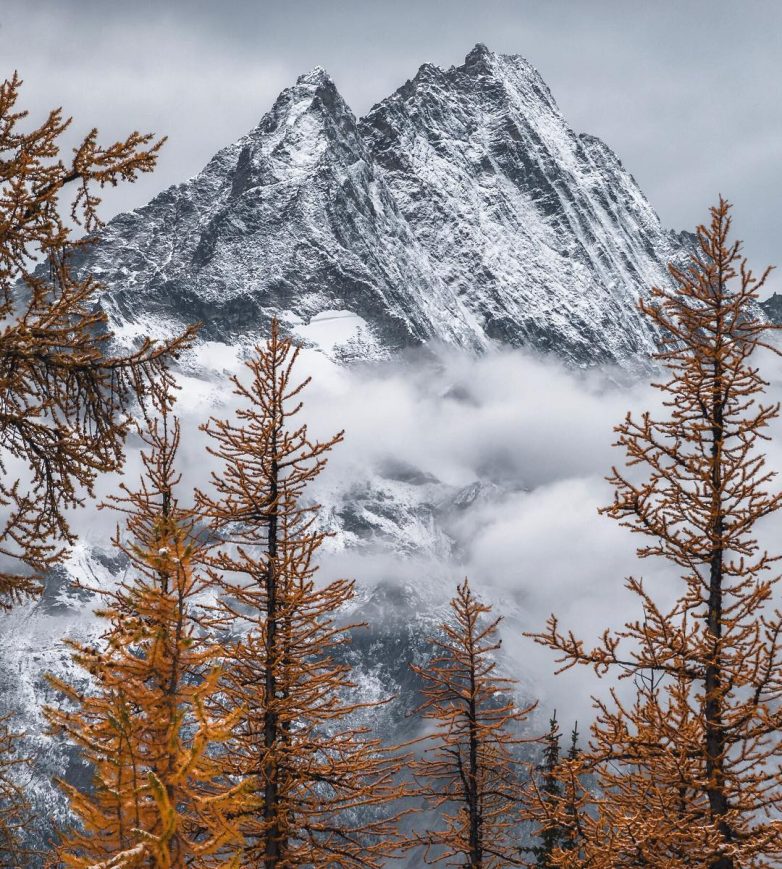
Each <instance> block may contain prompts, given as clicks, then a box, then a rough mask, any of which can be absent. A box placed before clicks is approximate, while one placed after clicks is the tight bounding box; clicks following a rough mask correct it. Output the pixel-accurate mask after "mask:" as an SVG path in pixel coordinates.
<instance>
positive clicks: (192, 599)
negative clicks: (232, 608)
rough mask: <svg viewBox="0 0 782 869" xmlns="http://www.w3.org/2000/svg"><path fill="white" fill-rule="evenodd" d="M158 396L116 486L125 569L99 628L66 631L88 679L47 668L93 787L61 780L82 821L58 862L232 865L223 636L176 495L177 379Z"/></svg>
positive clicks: (197, 541)
mask: <svg viewBox="0 0 782 869" xmlns="http://www.w3.org/2000/svg"><path fill="white" fill-rule="evenodd" d="M152 405H153V410H154V412H147V413H146V414H145V421H144V422H143V423H141V424H140V425H139V433H140V436H141V438H142V439H143V441H144V443H145V445H146V449H145V450H144V451H143V452H142V459H143V463H144V476H143V478H142V480H141V484H140V486H139V487H138V488H137V489H135V490H131V489H130V488H128V487H126V486H125V485H123V486H122V488H123V489H124V492H123V493H122V494H121V495H119V496H116V497H115V498H113V499H112V502H113V506H114V507H116V508H118V509H120V510H121V511H123V512H125V513H126V522H125V533H124V534H123V535H121V534H120V531H119V529H118V531H117V535H116V538H115V545H116V546H117V547H118V549H119V550H121V552H123V553H124V554H125V555H126V556H127V558H128V561H129V573H130V576H129V578H124V579H123V580H122V581H121V582H119V583H118V585H117V586H116V588H114V589H103V590H102V591H101V595H102V597H103V601H104V608H103V609H102V610H100V611H99V613H98V614H99V615H100V617H101V618H103V619H105V620H107V621H108V622H109V627H108V629H107V631H106V632H105V634H104V635H103V637H102V640H101V641H100V642H99V643H91V644H80V643H75V642H71V643H70V645H71V646H72V647H73V649H74V660H75V661H76V662H77V663H78V664H79V665H80V667H81V668H83V669H84V670H85V671H86V672H87V674H88V675H89V678H90V687H88V688H87V689H84V688H82V687H78V686H75V685H70V684H66V683H65V682H64V681H63V680H61V679H55V678H52V679H51V682H52V684H53V685H54V687H55V688H56V689H58V690H59V691H60V692H61V693H62V694H63V695H64V697H65V701H66V702H65V703H63V704H60V705H58V706H57V707H53V706H50V707H48V708H47V709H46V714H47V717H48V719H49V721H50V722H51V724H52V727H53V730H54V732H57V733H61V734H64V735H65V736H67V737H68V738H69V739H71V740H72V741H73V742H74V743H75V744H76V745H77V746H78V747H79V748H80V749H81V753H82V757H83V758H84V760H85V761H87V762H88V763H89V764H90V766H91V767H92V770H93V774H92V781H91V782H90V785H89V788H88V789H85V790H80V789H78V788H77V787H75V786H73V785H70V784H67V783H64V782H61V785H62V787H63V788H64V789H65V791H66V793H67V795H68V797H69V801H70V806H71V810H72V811H73V813H74V815H75V816H76V818H77V820H78V821H79V827H78V829H75V830H73V831H71V832H69V833H67V834H66V835H65V836H64V837H63V841H62V842H61V844H60V846H59V847H58V850H57V858H58V860H59V861H60V862H59V864H58V865H63V866H67V867H78V869H87V867H94V866H98V865H100V866H106V867H109V866H110V867H111V869H135V867H155V869H184V867H186V866H187V867H195V866H208V865H221V866H225V867H228V866H238V863H237V862H236V860H235V859H233V858H232V857H233V855H236V854H237V853H238V844H237V843H238V838H237V836H236V834H235V832H234V830H233V827H232V824H231V822H230V821H229V820H228V819H227V815H228V814H229V813H230V810H231V807H232V805H233V802H234V801H235V800H236V793H235V791H236V789H235V788H234V787H233V786H232V785H231V784H229V783H226V782H225V779H224V778H223V777H222V776H221V773H220V764H219V763H218V762H217V760H216V755H218V754H219V752H220V751H222V750H224V749H225V742H226V740H227V739H228V737H229V736H230V733H231V728H232V726H233V721H232V720H231V718H230V717H228V718H226V719H217V718H214V717H212V716H211V715H210V712H209V707H214V705H215V704H214V703H213V702H212V699H213V697H214V695H215V694H216V693H217V691H218V690H219V677H220V669H219V661H220V659H221V658H222V656H223V650H222V648H221V647H220V646H218V645H216V644H215V643H214V642H212V641H211V640H210V635H209V633H208V631H207V630H206V629H205V628H204V625H203V619H202V612H203V605H204V595H205V594H207V595H208V594H209V592H210V588H209V585H210V580H209V578H208V575H207V573H206V571H205V568H204V559H205V554H206V550H207V548H208V547H207V543H206V542H205V541H204V540H203V539H202V537H201V536H199V533H198V527H197V522H198V517H197V515H196V514H195V513H194V512H193V511H192V510H191V509H188V508H185V507H184V506H182V505H180V503H179V501H178V498H177V495H176V487H177V484H178V483H179V475H178V473H177V471H176V467H175V459H176V453H177V448H178V445H179V438H180V430H179V424H178V421H177V419H176V418H175V417H173V416H172V413H171V391H170V384H169V383H166V382H163V383H162V384H159V385H157V386H155V387H153V393H152ZM208 602H209V598H208V597H207V599H206V603H207V604H208Z"/></svg>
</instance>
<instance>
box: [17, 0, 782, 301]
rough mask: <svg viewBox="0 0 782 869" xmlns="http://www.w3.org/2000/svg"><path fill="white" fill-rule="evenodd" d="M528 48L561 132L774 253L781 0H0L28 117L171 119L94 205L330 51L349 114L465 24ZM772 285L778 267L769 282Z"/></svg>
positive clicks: (676, 222)
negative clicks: (719, 209)
mask: <svg viewBox="0 0 782 869" xmlns="http://www.w3.org/2000/svg"><path fill="white" fill-rule="evenodd" d="M479 41H480V42H485V43H486V44H487V45H488V46H489V48H491V49H492V50H495V51H499V52H503V53H518V54H521V55H523V56H525V57H526V58H527V59H528V60H529V61H531V62H532V63H533V64H534V65H535V66H537V68H538V69H539V70H540V72H541V73H542V75H543V77H544V78H545V80H546V81H547V82H548V84H549V86H550V87H551V89H552V91H553V93H554V96H555V98H556V99H557V101H558V103H559V105H560V107H561V109H562V111H563V113H564V115H565V117H566V118H567V119H568V121H569V123H570V125H571V126H572V127H573V128H574V129H575V130H576V131H586V132H590V133H593V134H595V135H598V136H600V137H601V138H603V139H604V140H605V141H606V142H607V143H608V144H609V145H610V146H611V147H612V148H613V149H614V150H615V151H616V152H617V154H618V155H619V157H620V158H621V159H622V160H623V162H624V164H625V166H626V167H627V168H628V169H629V170H630V171H631V172H632V173H633V174H634V175H635V177H636V179H637V180H638V181H639V183H640V185H641V187H642V189H643V190H644V191H645V193H646V195H647V196H648V198H649V200H650V201H651V203H652V205H653V206H654V207H655V208H656V209H657V211H658V213H659V214H660V216H661V218H662V220H663V222H664V223H665V224H667V225H668V226H671V227H674V228H682V229H683V228H692V227H694V225H695V224H696V223H697V222H699V221H701V220H702V219H703V218H704V217H705V214H706V209H707V207H708V205H709V204H711V203H712V202H713V201H714V199H715V198H716V196H717V193H718V192H721V193H723V194H724V195H725V196H727V197H728V198H729V199H731V200H732V201H733V202H734V203H735V205H736V211H735V219H736V224H735V226H736V231H737V233H738V235H739V236H740V237H743V238H744V239H745V242H746V250H747V253H748V254H749V255H750V257H751V259H752V261H753V264H754V265H755V266H756V267H757V268H760V267H761V266H763V265H765V264H767V263H780V264H782V245H781V244H780V229H782V218H780V206H779V201H780V194H782V160H780V156H782V155H781V154H780V143H781V142H782V2H780V0H743V2H740V3H737V2H736V0H731V2H727V0H686V2H681V0H654V2H649V0H393V2H388V0H383V2H376V0H342V2H339V0H279V2H277V0H274V2H273V0H220V2H217V0H157V2H154V3H153V2H147V0H137V2H134V3H125V2H114V0H100V2H98V0H68V2H62V0H60V2H55V0H3V2H2V5H0V57H2V59H3V70H2V72H3V73H4V74H6V75H7V74H9V73H10V72H11V70H13V69H14V68H17V69H18V70H19V71H20V73H21V74H22V76H23V77H24V78H25V80H26V92H25V101H26V104H27V105H28V106H29V107H30V108H32V109H33V110H34V111H35V112H36V114H37V116H40V113H42V112H43V111H44V109H45V108H47V107H50V106H52V105H57V104H62V105H63V107H64V108H65V109H66V110H67V112H68V113H70V114H72V115H73V116H74V118H75V121H76V124H77V128H78V129H79V130H81V131H83V130H85V129H87V128H89V127H90V126H92V125H95V126H98V128H99V129H100V130H101V132H102V133H103V134H104V135H105V137H106V138H109V137H116V136H119V135H121V134H123V133H125V132H127V131H129V129H132V128H139V129H141V130H145V131H146V130H154V131H156V132H159V133H165V134H167V135H168V136H169V143H168V144H167V146H166V149H165V153H164V156H163V157H162V159H161V163H160V167H159V169H158V171H157V172H156V173H155V174H154V176H150V177H149V178H144V179H143V180H142V181H140V182H139V183H137V184H136V186H135V187H134V188H130V189H125V190H123V191H121V192H117V193H115V194H114V195H113V196H112V197H111V198H110V199H109V200H107V209H106V213H107V216H109V215H110V214H111V213H113V212H115V211H117V210H124V209H126V208H128V207H133V206H136V205H139V204H142V203H144V202H146V201H147V200H148V199H149V198H150V197H151V196H152V195H153V194H154V193H156V192H157V191H158V190H160V189H162V188H164V187H166V186H168V185H169V184H172V183H175V182H178V181H181V180H184V179H185V178H186V177H189V176H190V175H192V174H194V173H195V172H197V171H198V170H199V169H200V168H201V167H202V166H203V165H204V164H205V163H206V161H207V160H208V159H209V157H210V156H211V155H212V154H213V153H214V152H215V151H216V150H217V149H218V148H220V147H221V146H223V145H226V144H228V143H229V142H231V141H233V140H234V139H236V138H238V137H239V136H240V135H242V134H243V133H245V132H246V131H247V130H248V129H249V128H251V127H252V126H254V125H255V124H256V123H257V122H258V120H259V119H260V118H261V116H262V115H263V114H264V113H265V112H266V111H267V110H268V109H269V107H270V105H271V103H272V102H273V100H274V98H275V97H276V95H277V94H278V93H279V91H280V90H281V89H283V88H284V87H286V86H287V85H289V84H291V83H292V82H293V81H294V80H295V79H296V77H297V76H298V75H299V74H301V73H302V72H305V71H306V70H308V69H310V68H311V67H312V66H314V65H316V64H320V65H322V66H325V67H326V68H327V69H328V70H329V72H330V73H331V75H332V77H333V78H334V79H335V81H336V83H337V86H338V87H339V89H340V90H341V92H342V94H343V95H344V96H345V98H346V99H347V101H348V103H349V104H350V105H351V106H352V107H353V109H354V111H355V112H356V113H357V114H361V113H363V112H365V111H366V110H367V109H368V108H369V107H370V106H371V105H372V104H373V103H374V102H376V101H378V100H380V99H382V98H383V97H385V96H386V95H388V94H389V93H390V92H392V91H393V90H395V89H396V88H397V87H398V86H399V85H400V84H402V83H403V82H404V81H405V80H406V79H407V78H410V77H411V76H412V75H414V73H415V71H416V69H417V68H418V66H420V64H422V63H424V62H426V61H431V62H434V63H437V64H439V65H441V66H445V67H448V66H450V65H452V64H459V63H460V62H461V61H462V59H463V57H464V55H465V54H466V53H467V52H468V51H469V49H470V48H471V47H472V46H473V45H474V44H475V43H476V42H479ZM774 283H775V284H776V285H777V286H779V285H780V279H779V278H778V279H777V280H776V281H775V282H774Z"/></svg>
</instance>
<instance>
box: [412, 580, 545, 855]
mask: <svg viewBox="0 0 782 869" xmlns="http://www.w3.org/2000/svg"><path fill="white" fill-rule="evenodd" d="M451 610H452V616H451V618H450V619H449V620H448V621H446V622H445V623H444V624H443V625H442V635H441V636H440V637H436V638H433V639H432V642H433V644H434V646H435V654H434V657H433V658H432V659H431V660H430V661H429V663H428V664H427V665H426V666H417V665H415V664H413V665H411V667H412V670H413V672H415V673H416V674H417V675H418V676H420V677H421V679H422V680H423V683H424V687H423V689H422V694H423V698H424V699H423V703H422V704H421V705H420V707H419V708H418V709H417V710H416V711H417V712H418V714H420V715H421V716H422V717H423V718H424V719H425V720H426V721H430V722H432V723H433V724H434V728H435V729H434V732H433V733H432V734H431V736H430V737H429V738H428V739H427V741H429V742H431V744H430V745H429V747H428V748H426V749H425V750H424V752H423V754H422V755H421V757H420V758H419V759H418V760H417V761H416V762H415V763H414V764H413V772H414V775H415V778H416V780H417V782H418V787H417V789H416V793H417V795H419V796H421V797H423V798H424V800H425V801H426V803H427V804H428V806H429V807H430V808H431V809H433V810H434V811H436V812H438V813H439V815H440V818H441V825H440V826H439V828H438V829H434V830H432V829H429V830H426V831H425V832H423V833H418V834H417V835H416V837H415V841H416V842H418V843H419V844H421V845H423V846H424V860H425V861H426V862H427V863H439V862H441V861H448V862H447V865H451V866H468V867H471V869H492V867H500V866H502V867H504V866H521V865H524V861H523V860H522V858H521V856H520V855H521V850H520V847H519V845H518V844H517V843H516V842H514V835H515V832H516V830H517V827H518V813H519V808H520V791H521V775H520V773H521V766H522V764H521V761H520V759H519V758H518V757H516V756H514V753H513V749H514V748H515V747H517V746H518V745H519V743H520V742H521V741H522V739H521V738H520V737H519V736H518V735H517V733H516V730H517V729H518V727H519V725H521V724H522V723H523V722H524V721H525V720H526V719H527V717H528V715H529V714H530V713H531V712H532V710H533V709H534V708H535V704H532V705H531V706H528V707H527V708H525V709H519V708H518V707H517V706H516V704H515V703H514V702H513V701H512V700H510V701H503V700H501V699H499V698H500V697H501V696H502V695H506V696H507V695H508V694H509V692H510V691H511V690H512V688H513V685H514V683H513V681H512V680H510V679H506V678H503V677H501V676H498V675H497V673H496V667H497V662H496V660H495V657H494V656H495V653H496V652H497V651H498V650H499V648H500V641H499V639H498V637H497V627H498V625H499V623H500V621H501V619H499V618H497V619H494V620H492V621H489V620H487V619H486V616H487V615H488V614H489V613H490V612H491V607H489V606H487V605H485V604H483V603H481V602H480V601H479V600H478V599H477V598H476V597H475V595H474V594H473V593H472V590H471V589H470V586H469V583H468V582H467V580H466V579H465V581H464V582H463V583H462V584H461V585H459V586H458V587H457V591H456V596H455V597H454V598H453V600H452V601H451Z"/></svg>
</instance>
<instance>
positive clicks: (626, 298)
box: [82, 45, 687, 363]
mask: <svg viewBox="0 0 782 869" xmlns="http://www.w3.org/2000/svg"><path fill="white" fill-rule="evenodd" d="M686 243H687V240H686V238H684V237H682V236H679V235H676V234H674V233H671V232H669V231H667V230H665V229H664V228H663V227H661V225H660V221H659V219H658V218H657V215H656V214H655V212H654V211H653V209H652V208H651V206H650V205H649V203H648V202H647V201H646V199H645V198H644V196H643V194H642V193H641V191H640V189H639V188H638V185H637V184H636V183H635V181H634V179H633V178H632V176H631V175H630V174H629V173H628V172H627V171H626V170H625V169H624V168H623V167H622V165H621V163H620V162H619V160H618V159H617V157H616V156H615V155H614V153H613V152H612V151H611V150H610V148H608V147H607V146H606V145H605V144H603V143H602V142H600V141H599V140H598V139H596V138H594V137H592V136H588V135H577V134H576V133H574V132H573V131H572V130H571V129H570V128H569V127H568V126H567V123H566V122H565V120H564V118H563V117H562V114H561V113H560V111H559V109H558V108H557V106H556V103H555V102H554V100H553V98H552V96H551V94H550V92H549V90H548V88H547V87H546V85H545V83H544V82H543V80H542V79H541V78H540V76H539V75H538V73H537V72H536V70H535V69H534V68H533V67H532V66H530V65H529V64H528V63H527V62H526V61H525V60H524V59H523V58H521V57H518V56H505V55H496V54H493V53H491V52H490V51H488V49H486V47H485V46H482V45H478V46H476V48H475V49H473V51H471V52H470V54H469V55H468V56H467V58H466V60H465V62H464V64H463V65H461V66H458V67H454V68H451V69H449V70H445V71H444V70H441V69H439V68H438V67H435V66H432V65H431V64H426V65H424V66H422V67H421V69H420V70H419V71H418V73H417V75H416V76H415V77H414V78H413V79H412V80H411V81H408V82H407V83H406V84H405V85H403V86H402V87H401V88H400V89H399V90H398V91H397V92H396V93H394V94H393V95H391V96H390V97H388V98H387V99H385V100H383V101H382V102H380V103H379V104H378V105H376V106H375V107H374V108H373V109H372V110H371V111H370V112H369V114H368V115H367V117H365V118H363V119H362V120H360V121H357V120H356V119H355V117H354V116H353V114H352V113H351V111H350V109H349V108H348V106H347V105H346V104H345V102H344V100H343V99H342V98H341V97H340V95H339V93H338V91H337V89H336V87H335V85H334V83H333V82H332V81H331V80H330V79H329V77H328V75H327V74H326V73H325V72H324V71H323V70H322V69H319V68H318V69H315V70H313V71H312V72H310V73H308V74H307V75H304V76H302V77H301V78H300V79H299V80H298V81H297V82H296V84H295V85H294V86H293V87H291V88H289V89H288V90H286V91H284V92H283V93H282V94H281V95H280V97H279V98H278V99H277V101H276V103H275V104H274V106H273V108H272V109H271V111H270V112H269V113H268V114H267V115H265V116H264V118H263V120H262V121H261V122H260V124H259V125H258V126H257V127H256V128H255V129H254V130H252V131H251V132H250V133H248V134H247V135H246V136H245V137H243V138H242V139H240V140H239V141H238V142H236V143H234V144H233V145H230V146H228V147H227V148H225V149H224V150H222V151H220V152H219V153H218V154H217V155H216V156H215V157H214V158H213V159H212V160H211V161H210V162H209V164H208V165H207V166H206V167H205V169H204V170H203V171H202V172H201V173H199V174H198V175H196V176H195V177H194V178H192V179H190V180H189V181H186V182H184V183H183V184H180V185H178V186H175V187H172V188H170V189H168V190H166V191H165V192H163V193H161V194H160V195H159V196H157V197H156V198H155V199H154V200H152V202H150V203H149V204H148V205H147V206H145V207H143V208H141V209H139V210H137V211H135V212H132V213H129V214H123V215H121V216H119V217H117V218H115V219H114V220H113V221H111V223H110V224H109V225H108V226H107V227H106V229H105V230H104V231H103V232H102V234H101V236H100V238H99V240H98V244H97V245H96V247H95V248H94V249H93V250H92V251H91V252H90V253H89V255H88V257H87V259H86V261H85V262H83V263H82V265H83V266H86V267H89V268H90V269H92V270H93V271H94V272H95V273H97V274H98V275H99V276H100V277H102V279H103V280H104V281H105V282H106V285H107V287H108V291H107V293H106V296H105V298H104V302H103V304H104V305H105V307H106V309H107V311H108V312H109V313H110V315H111V318H112V321H113V323H114V325H115V326H116V327H117V328H118V329H119V331H120V333H121V334H125V335H128V334H130V335H132V334H134V333H137V332H146V331H149V330H150V329H152V330H153V331H154V330H158V329H160V328H164V327H165V326H166V324H168V326H169V327H174V326H175V325H176V324H179V323H181V322H183V321H192V320H201V321H203V322H204V324H205V326H204V332H203V335H204V336H205V337H207V338H211V339H216V340H223V341H233V340H236V339H237V338H238V337H240V336H244V335H253V334H257V333H258V332H260V331H262V330H263V328H264V326H265V325H266V324H267V323H268V320H269V318H270V317H272V316H277V317H279V318H281V319H282V320H283V321H284V322H286V323H287V324H288V325H289V327H290V328H292V329H300V330H301V334H302V336H303V337H308V336H307V328H308V325H309V324H311V323H312V322H313V321H314V322H315V323H316V324H317V323H320V322H322V321H323V320H326V319H328V318H329V317H332V318H333V317H335V316H338V317H339V318H340V320H341V324H340V325H341V332H340V335H339V337H338V339H335V340H336V341H337V344H338V345H339V346H337V347H336V349H337V351H339V350H340V348H341V349H342V351H343V354H344V353H347V355H351V353H352V355H359V356H367V355H373V354H376V353H378V352H379V353H384V352H387V351H389V350H394V349H398V348H400V347H405V346H410V345H416V344H420V343H421V342H424V341H427V340H436V341H441V342H445V343H447V344H453V345H457V346H460V347H468V348H475V349H480V348H483V347H487V346H490V345H491V344H496V343H500V344H510V345H513V346H529V347H533V348H537V349H541V350H546V351H553V352H555V353H557V354H559V355H560V356H564V357H565V358H567V359H569V360H571V361H574V362H577V363H589V362H594V361H602V360H621V359H626V358H628V357H632V356H634V355H637V354H646V353H648V352H650V351H651V349H652V347H653V336H652V335H651V334H650V331H649V328H648V326H647V325H646V324H645V323H644V322H643V321H642V320H641V319H640V318H639V316H638V313H637V311H636V307H635V305H636V301H637V298H638V295H639V294H640V293H641V292H643V291H644V289H645V288H647V287H649V286H650V285H652V284H661V283H665V282H666V281H667V276H666V264H667V263H668V261H669V260H671V259H675V258H677V257H679V256H680V255H681V251H682V249H683V247H684V246H685V245H686ZM316 331H318V329H317V328H316Z"/></svg>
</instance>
